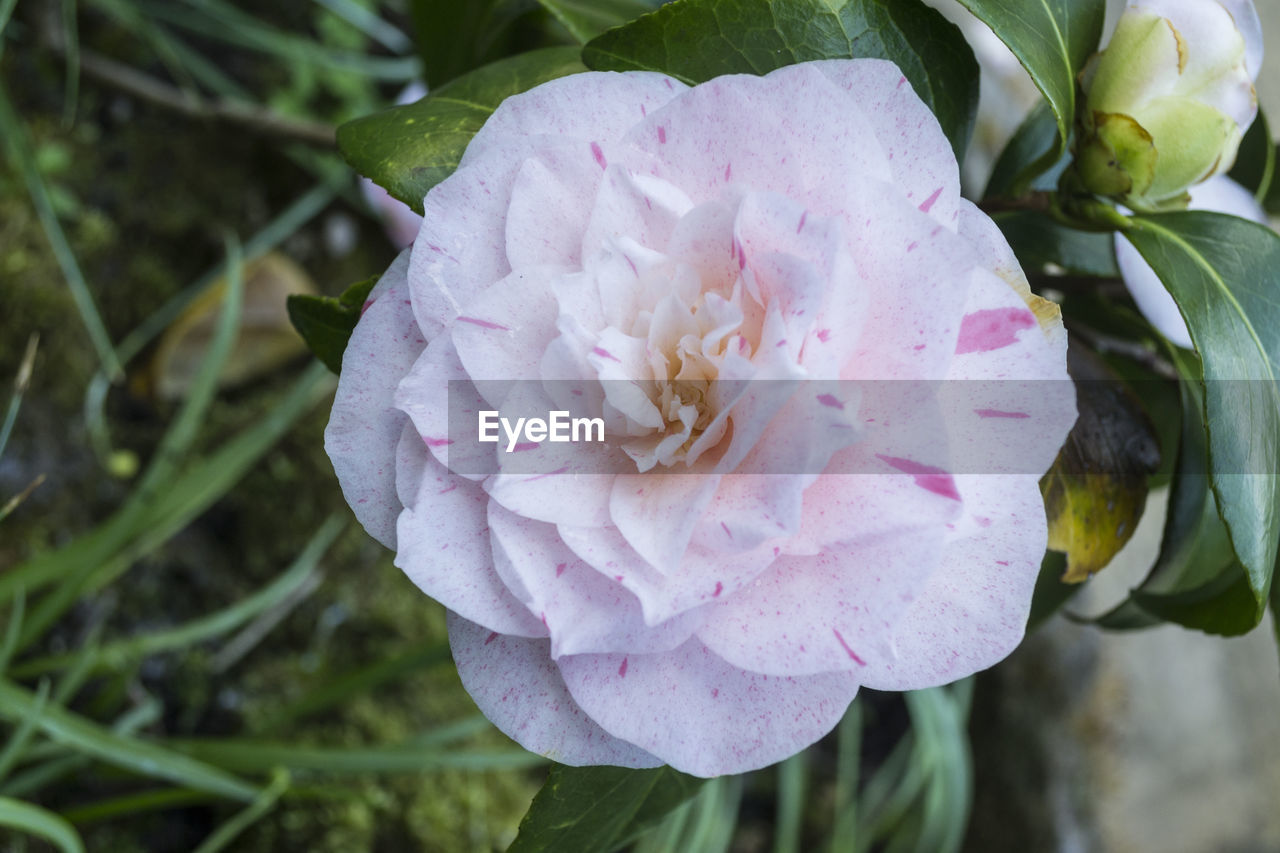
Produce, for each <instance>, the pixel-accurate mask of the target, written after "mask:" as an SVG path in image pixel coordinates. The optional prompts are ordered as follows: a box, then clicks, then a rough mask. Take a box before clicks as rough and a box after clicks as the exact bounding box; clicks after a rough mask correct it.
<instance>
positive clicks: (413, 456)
mask: <svg viewBox="0 0 1280 853" xmlns="http://www.w3.org/2000/svg"><path fill="white" fill-rule="evenodd" d="M430 458H431V451H429V450H427V445H426V444H425V443H423V441H422V436H420V435H418V428H417V427H415V426H414V425H413V421H411V420H409V419H408V418H405V422H404V429H403V430H402V431H401V433H400V441H399V442H398V443H397V444H396V497H397V498H399V499H400V503H401V505H402V506H407V507H409V508H412V507H413V505H414V504H415V503H417V501H418V489H419V488H420V487H421V486H422V477H423V475H424V474H426V472H427V460H428V459H430Z"/></svg>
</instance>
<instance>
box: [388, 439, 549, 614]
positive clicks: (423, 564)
mask: <svg viewBox="0 0 1280 853" xmlns="http://www.w3.org/2000/svg"><path fill="white" fill-rule="evenodd" d="M488 503H489V498H488V496H487V495H486V494H485V493H484V490H483V489H481V488H480V486H479V484H477V483H473V482H471V481H470V480H467V479H464V478H463V477H459V476H458V475H457V474H453V473H451V472H450V471H449V470H448V469H447V468H445V467H444V466H443V465H441V464H440V463H439V462H437V461H436V460H435V459H428V460H427V461H426V468H425V471H424V473H423V476H422V482H421V484H420V485H419V488H418V498H417V500H416V501H415V502H414V506H413V508H412V509H408V508H406V509H405V510H404V511H403V512H402V513H400V519H399V523H398V524H397V526H396V540H397V542H398V544H399V551H397V553H396V560H395V564H396V565H397V566H398V567H399V568H401V569H403V570H404V573H405V574H407V575H408V576H409V578H410V579H411V580H412V581H413V582H414V583H415V584H417V585H418V588H419V589H421V590H422V591H423V592H425V593H426V594H427V595H429V596H431V597H432V598H434V599H435V600H436V601H439V602H440V603H441V604H443V605H444V606H445V607H448V608H449V609H450V610H454V611H457V612H458V613H460V614H461V615H462V616H464V617H466V618H467V619H469V620H471V621H473V622H478V623H479V624H481V625H484V626H485V627H486V628H488V629H489V630H491V631H498V632H499V633H503V634H515V635H517V636H520V637H545V636H547V629H546V627H545V626H544V625H543V624H542V623H541V622H540V621H538V619H537V617H535V616H533V615H531V614H530V613H529V611H528V610H527V609H526V608H525V607H524V605H522V604H521V603H520V602H519V601H518V600H517V599H516V597H515V596H514V595H512V594H511V592H510V591H509V590H508V589H507V588H506V587H505V586H504V585H503V583H502V580H501V578H499V577H498V573H497V572H496V571H494V568H493V551H492V548H491V547H490V545H489V522H488V515H487V511H486V510H487V507H488Z"/></svg>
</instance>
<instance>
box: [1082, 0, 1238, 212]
mask: <svg viewBox="0 0 1280 853" xmlns="http://www.w3.org/2000/svg"><path fill="white" fill-rule="evenodd" d="M1261 64H1262V28H1261V24H1260V23H1259V21H1258V13H1257V11H1256V10H1255V9H1254V8H1253V3H1252V0H1130V2H1129V5H1128V6H1127V7H1126V8H1125V10H1124V13H1123V14H1122V15H1121V16H1120V20H1119V22H1118V23H1117V25H1116V30H1115V33H1114V34H1113V35H1112V37H1111V41H1110V43H1109V44H1108V45H1107V47H1106V49H1105V50H1104V51H1102V53H1100V54H1099V55H1098V56H1096V57H1094V59H1093V60H1092V61H1091V62H1090V64H1089V66H1088V67H1087V68H1086V69H1085V71H1084V74H1083V80H1082V83H1083V86H1084V90H1085V96H1086V97H1085V103H1084V109H1083V111H1082V115H1081V116H1080V128H1079V139H1078V142H1077V144H1076V168H1077V170H1078V172H1079V174H1080V178H1081V180H1082V181H1083V183H1084V185H1085V187H1086V188H1088V189H1089V190H1091V191H1092V192H1095V193H1098V194H1099V195H1106V196H1113V197H1115V198H1118V199H1120V200H1121V201H1123V202H1124V203H1125V204H1126V205H1128V206H1130V207H1132V208H1135V209H1139V210H1151V209H1161V208H1165V209H1167V208H1171V207H1183V206H1185V204H1186V201H1187V195H1186V192H1187V188H1188V187H1189V186H1191V185H1193V184H1196V183H1199V182H1200V181H1203V180H1205V179H1206V178H1209V177H1211V176H1212V175H1216V174H1219V173H1221V172H1225V171H1227V170H1228V169H1230V168H1231V166H1232V164H1233V163H1234V162H1235V157H1236V151H1237V149H1238V148H1239V146H1240V139H1241V137H1242V136H1243V135H1244V131H1245V130H1246V129H1247V128H1248V127H1249V125H1250V124H1251V123H1252V122H1253V119H1254V116H1256V115H1257V112H1258V102H1257V96H1256V93H1255V92H1254V88H1253V81H1254V80H1255V79H1256V78H1257V76H1258V69H1259V66H1260V65H1261Z"/></svg>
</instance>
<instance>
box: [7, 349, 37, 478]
mask: <svg viewBox="0 0 1280 853" xmlns="http://www.w3.org/2000/svg"><path fill="white" fill-rule="evenodd" d="M39 345H40V333H39V332H32V333H31V336H30V337H29V338H27V350H26V352H24V353H23V354H22V363H21V364H20V365H19V366H18V375H17V377H15V378H14V380H13V394H12V395H11V396H10V397H9V409H8V411H6V412H5V413H4V425H3V426H0V456H4V449H5V447H6V446H7V445H8V444H9V435H10V433H12V432H13V425H14V424H15V423H16V422H17V420H18V409H19V408H21V407H22V397H23V395H24V394H26V393H27V385H29V384H30V382H31V371H32V369H33V368H34V367H35V363H36V348H37V347H39Z"/></svg>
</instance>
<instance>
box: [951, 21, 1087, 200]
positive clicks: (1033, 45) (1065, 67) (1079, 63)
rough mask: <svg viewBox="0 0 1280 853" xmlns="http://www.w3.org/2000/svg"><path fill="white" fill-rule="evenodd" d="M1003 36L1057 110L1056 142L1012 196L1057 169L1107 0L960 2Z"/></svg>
mask: <svg viewBox="0 0 1280 853" xmlns="http://www.w3.org/2000/svg"><path fill="white" fill-rule="evenodd" d="M960 2H961V3H962V4H963V5H964V7H965V8H966V9H968V10H969V11H970V12H973V14H975V15H977V16H978V18H980V19H981V20H982V21H983V22H984V23H985V24H986V25H987V26H989V27H991V30H992V32H994V33H995V34H996V35H997V36H999V37H1000V40H1001V41H1003V42H1004V43H1005V44H1006V45H1008V46H1009V49H1010V50H1011V51H1013V55H1014V56H1016V57H1018V61H1019V62H1021V63H1022V66H1023V67H1024V68H1026V69H1027V73H1029V74H1030V75H1031V79H1032V81H1034V82H1035V84H1036V86H1037V87H1038V88H1039V89H1040V92H1041V93H1042V94H1043V95H1044V98H1045V101H1047V102H1048V105H1049V108H1050V109H1051V110H1052V111H1053V116H1054V119H1055V123H1056V127H1057V138H1056V140H1055V141H1053V142H1052V143H1051V145H1050V147H1049V148H1048V149H1047V150H1045V151H1044V153H1043V154H1041V155H1040V156H1039V157H1038V158H1037V159H1036V160H1035V161H1034V165H1032V166H1030V167H1029V168H1026V169H1023V170H1021V171H1020V175H1021V177H1020V178H1019V180H1018V181H1015V182H1014V192H1013V193H1012V194H1013V195H1021V194H1022V191H1023V190H1024V189H1025V187H1023V186H1021V185H1020V184H1021V183H1022V182H1024V181H1028V180H1029V177H1028V176H1030V175H1033V174H1036V173H1037V172H1042V171H1044V170H1045V169H1047V168H1049V167H1050V166H1052V165H1053V164H1054V163H1055V162H1056V161H1057V160H1058V158H1059V157H1060V156H1061V155H1062V152H1063V151H1064V150H1065V149H1066V146H1067V140H1068V139H1069V138H1070V135H1071V129H1072V125H1073V124H1074V122H1075V117H1076V75H1077V74H1079V73H1080V69H1081V68H1083V67H1084V64H1085V62H1086V61H1087V60H1088V59H1089V57H1090V56H1092V55H1093V53H1094V52H1095V51H1096V50H1097V49H1098V41H1099V39H1101V37H1102V22H1103V18H1104V16H1105V13H1106V0H960Z"/></svg>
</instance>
